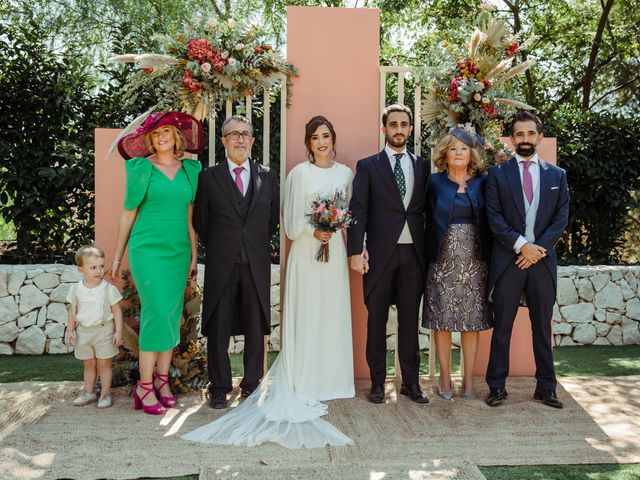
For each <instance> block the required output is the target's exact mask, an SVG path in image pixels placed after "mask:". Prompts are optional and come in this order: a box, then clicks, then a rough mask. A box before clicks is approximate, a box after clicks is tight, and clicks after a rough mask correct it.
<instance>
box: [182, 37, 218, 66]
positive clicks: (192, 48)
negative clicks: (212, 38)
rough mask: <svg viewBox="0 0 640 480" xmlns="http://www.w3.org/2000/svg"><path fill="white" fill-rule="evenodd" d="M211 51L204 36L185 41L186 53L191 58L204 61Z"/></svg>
mask: <svg viewBox="0 0 640 480" xmlns="http://www.w3.org/2000/svg"><path fill="white" fill-rule="evenodd" d="M212 53H213V51H212V49H211V44H210V43H209V40H207V39H205V38H194V39H192V40H189V42H188V43H187V55H188V56H189V58H190V59H191V60H197V61H199V62H206V61H207V60H208V59H209V57H210V56H211V54H212Z"/></svg>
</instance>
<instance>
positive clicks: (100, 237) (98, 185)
mask: <svg viewBox="0 0 640 480" xmlns="http://www.w3.org/2000/svg"><path fill="white" fill-rule="evenodd" d="M119 133H120V130H118V129H115V128H96V130H95V148H96V149H95V152H96V158H95V175H96V176H95V191H96V211H95V214H96V243H97V244H98V245H100V246H101V247H102V248H103V249H104V251H105V253H106V255H107V258H106V265H107V266H111V262H112V260H113V258H112V255H113V251H114V249H115V248H116V233H117V229H118V222H119V220H120V213H121V212H122V205H123V202H124V192H125V171H124V160H123V159H122V157H121V156H120V154H119V153H118V151H117V150H114V152H113V154H112V155H111V156H110V157H109V158H106V157H107V152H108V151H109V148H110V147H111V144H112V143H113V141H114V140H115V139H116V137H117V136H118V134H119ZM123 261H125V262H126V256H125V258H124V259H123ZM123 268H128V266H127V264H126V263H125V264H124V265H123Z"/></svg>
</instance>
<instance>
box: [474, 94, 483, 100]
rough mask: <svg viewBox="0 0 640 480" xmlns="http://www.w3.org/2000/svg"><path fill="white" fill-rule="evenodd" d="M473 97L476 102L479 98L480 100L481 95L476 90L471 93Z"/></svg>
mask: <svg viewBox="0 0 640 480" xmlns="http://www.w3.org/2000/svg"><path fill="white" fill-rule="evenodd" d="M473 99H474V100H475V101H476V102H479V101H480V100H482V95H480V94H479V93H478V92H476V93H474V94H473Z"/></svg>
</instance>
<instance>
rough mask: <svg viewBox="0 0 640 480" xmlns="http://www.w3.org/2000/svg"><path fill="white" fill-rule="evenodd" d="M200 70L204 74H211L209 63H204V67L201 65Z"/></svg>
mask: <svg viewBox="0 0 640 480" xmlns="http://www.w3.org/2000/svg"><path fill="white" fill-rule="evenodd" d="M200 68H201V69H202V71H203V72H204V73H209V72H210V71H211V64H210V63H209V62H204V63H203V64H202V65H200Z"/></svg>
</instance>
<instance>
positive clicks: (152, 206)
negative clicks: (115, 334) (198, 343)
mask: <svg viewBox="0 0 640 480" xmlns="http://www.w3.org/2000/svg"><path fill="white" fill-rule="evenodd" d="M203 145H204V131H203V128H202V125H201V124H200V122H198V120H196V119H195V118H193V117H192V116H190V115H187V114H186V113H182V112H162V113H153V114H151V115H149V116H148V117H147V118H146V120H145V121H144V123H143V124H142V125H141V126H140V127H139V128H138V129H137V130H136V131H135V132H134V133H131V134H129V135H126V136H124V137H122V138H121V139H120V140H119V142H118V151H119V152H120V154H121V155H122V156H123V157H124V158H125V159H127V162H126V164H125V168H126V176H127V188H126V195H125V200H124V210H123V211H122V215H121V217H120V223H119V226H118V235H117V243H116V249H115V252H114V255H113V265H112V268H111V277H112V278H114V279H115V278H118V273H119V270H120V266H121V265H122V258H123V255H124V252H125V249H126V248H127V245H128V247H129V264H130V266H131V274H132V275H133V280H134V282H135V285H136V289H137V290H138V295H139V296H140V305H141V310H142V311H141V315H140V337H139V349H140V357H139V363H140V380H139V381H138V383H136V385H135V386H134V388H133V397H134V402H135V408H136V410H139V409H144V412H145V413H148V414H152V415H159V414H163V413H164V412H165V409H164V407H167V408H172V407H174V406H175V405H176V398H175V397H174V396H173V395H172V394H171V389H170V388H169V367H170V365H171V357H172V354H173V348H174V347H175V346H176V345H178V343H179V341H180V319H181V318H182V309H183V302H184V290H185V287H186V284H187V280H188V279H190V278H194V277H195V275H196V273H197V258H198V256H197V241H196V233H195V231H194V230H193V227H192V226H191V216H192V211H193V200H194V198H195V194H196V187H197V185H198V174H199V172H200V170H201V164H200V162H199V161H197V160H191V159H186V158H184V159H183V158H182V156H183V154H184V152H185V151H187V152H191V153H198V152H200V151H201V150H202V147H203Z"/></svg>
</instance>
